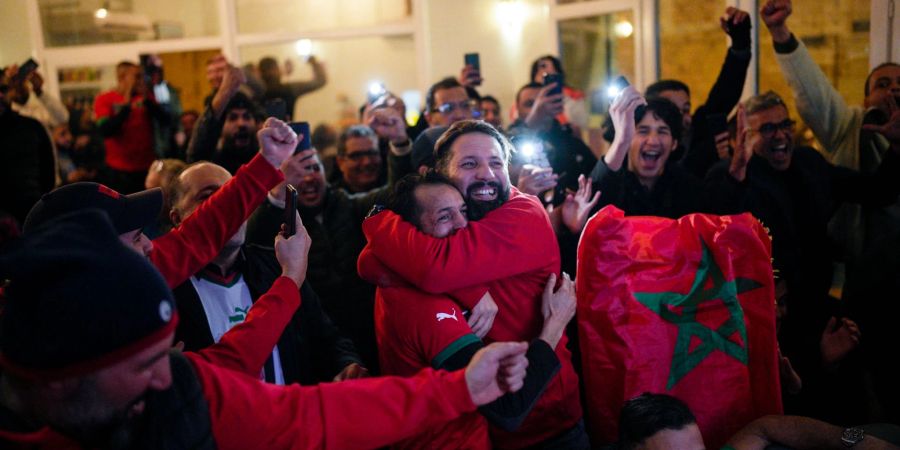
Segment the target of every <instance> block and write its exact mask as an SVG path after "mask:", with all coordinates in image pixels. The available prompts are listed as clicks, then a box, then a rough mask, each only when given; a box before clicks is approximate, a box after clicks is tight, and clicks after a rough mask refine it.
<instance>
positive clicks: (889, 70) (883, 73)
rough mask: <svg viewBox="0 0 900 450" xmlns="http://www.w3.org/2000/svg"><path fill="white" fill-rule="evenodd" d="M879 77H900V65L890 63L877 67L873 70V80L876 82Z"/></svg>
mask: <svg viewBox="0 0 900 450" xmlns="http://www.w3.org/2000/svg"><path fill="white" fill-rule="evenodd" d="M879 78H888V79H893V78H900V66H895V65H890V66H884V67H881V68H879V69H876V70H875V71H874V72H872V82H873V83H874V82H875V81H877V80H878V79H879Z"/></svg>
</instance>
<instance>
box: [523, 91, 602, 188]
mask: <svg viewBox="0 0 900 450" xmlns="http://www.w3.org/2000/svg"><path fill="white" fill-rule="evenodd" d="M554 88H558V86H555V85H551V86H544V85H542V84H538V83H534V82H531V83H528V84H526V85H525V86H522V88H520V89H519V92H518V93H517V94H516V113H517V115H518V118H517V119H516V121H515V122H513V123H512V124H511V125H510V126H509V134H510V135H511V136H523V137H525V138H526V140H529V139H533V140H536V141H541V142H542V143H543V148H544V151H545V153H546V156H547V161H548V162H549V163H550V166H551V167H552V168H553V173H555V174H557V175H558V176H559V179H558V181H557V183H558V184H562V186H564V187H565V188H567V189H571V190H572V191H577V190H578V176H579V175H582V174H584V175H585V176H587V175H588V174H590V172H591V169H593V168H594V165H595V164H596V163H597V158H596V157H595V156H594V154H593V153H592V152H591V149H590V148H589V147H588V146H587V145H585V143H584V142H582V141H581V139H579V138H577V137H576V136H575V135H574V134H572V132H571V130H570V129H569V128H568V127H567V126H566V127H564V126H563V125H561V124H560V123H559V121H557V120H556V116H558V115H559V114H560V113H561V112H562V111H563V94H562V93H558V94H553V93H552V91H553V89H554ZM517 141H518V140H517ZM522 162H523V163H531V162H530V161H522ZM517 176H518V174H515V178H517ZM529 194H535V195H537V194H539V193H538V192H529ZM564 197H565V196H561V195H557V196H556V198H555V199H554V203H556V204H558V203H560V202H562V200H563V199H564Z"/></svg>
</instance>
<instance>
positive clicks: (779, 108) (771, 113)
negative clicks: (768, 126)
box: [747, 105, 788, 123]
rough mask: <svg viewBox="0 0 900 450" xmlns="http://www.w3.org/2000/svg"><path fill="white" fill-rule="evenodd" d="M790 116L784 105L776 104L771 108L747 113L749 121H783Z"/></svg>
mask: <svg viewBox="0 0 900 450" xmlns="http://www.w3.org/2000/svg"><path fill="white" fill-rule="evenodd" d="M787 118H788V111H787V108H785V107H784V105H776V106H773V107H771V108H766V109H761V110H759V111H756V112H754V113H752V114H747V121H749V122H755V123H759V122H771V121H776V122H778V121H782V120H784V119H787Z"/></svg>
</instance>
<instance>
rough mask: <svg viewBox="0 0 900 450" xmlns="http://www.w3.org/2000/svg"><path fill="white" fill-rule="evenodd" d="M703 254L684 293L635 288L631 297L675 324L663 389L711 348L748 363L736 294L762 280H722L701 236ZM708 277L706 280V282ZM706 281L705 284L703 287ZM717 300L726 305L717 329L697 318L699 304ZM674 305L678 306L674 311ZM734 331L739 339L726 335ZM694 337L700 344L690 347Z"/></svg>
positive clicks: (744, 330)
mask: <svg viewBox="0 0 900 450" xmlns="http://www.w3.org/2000/svg"><path fill="white" fill-rule="evenodd" d="M701 245H702V247H703V256H702V257H701V259H700V264H699V266H698V267H697V271H696V273H695V275H694V282H693V284H692V285H691V289H690V291H688V293H687V294H679V293H677V292H655V293H650V292H635V293H634V298H635V299H636V300H637V301H639V302H640V303H641V304H643V305H644V306H646V307H647V308H649V309H650V310H651V311H653V312H654V313H656V314H657V315H659V317H660V318H662V319H663V320H665V321H666V322H669V323H672V324H674V325H676V326H677V327H678V337H677V338H676V341H675V350H674V352H673V354H672V364H671V367H670V368H669V380H668V382H667V384H666V389H669V390H671V389H672V388H673V387H674V386H675V385H676V384H677V383H678V381H679V380H681V379H682V378H683V377H684V376H685V375H687V374H688V373H689V372H690V371H691V370H693V369H694V368H695V367H697V365H698V364H700V362H701V361H703V360H704V359H705V358H706V357H707V356H709V355H710V354H711V353H712V352H713V351H714V350H721V351H722V352H724V353H725V354H726V355H728V356H731V357H732V358H734V359H736V360H738V361H740V362H741V363H742V364H745V365H746V364H747V347H746V345H747V329H746V327H745V326H744V311H743V309H741V304H740V302H739V301H738V297H737V296H738V294H741V293H743V292H747V291H749V290H752V289H756V288H759V287H762V284H761V283H759V282H756V281H754V280H751V279H748V278H735V279H734V280H731V281H725V276H724V274H723V273H722V270H721V269H720V268H719V266H718V265H717V264H716V261H715V259H714V258H713V257H712V253H711V252H710V250H709V248H708V247H707V245H706V242H703V240H702V239H701ZM708 281H709V282H708ZM707 285H709V286H708V287H706V286H707ZM716 300H720V301H721V302H722V303H723V304H724V305H725V307H726V308H727V309H728V313H729V314H728V319H727V320H726V321H725V322H724V323H723V324H722V325H720V326H719V327H718V328H716V329H711V328H709V327H708V326H706V325H704V324H702V323H700V322H698V321H697V317H696V315H697V311H698V309H699V307H700V305H701V304H703V303H705V302H711V301H716ZM674 308H680V309H681V312H680V314H679V313H676V312H675V311H673V309H674ZM735 332H737V333H738V334H739V336H740V343H737V342H734V341H732V340H731V339H729V337H730V336H732V335H733V334H734V333H735ZM693 337H697V338H698V339H699V345H697V347H696V348H695V349H694V350H693V351H691V350H690V345H691V338H693Z"/></svg>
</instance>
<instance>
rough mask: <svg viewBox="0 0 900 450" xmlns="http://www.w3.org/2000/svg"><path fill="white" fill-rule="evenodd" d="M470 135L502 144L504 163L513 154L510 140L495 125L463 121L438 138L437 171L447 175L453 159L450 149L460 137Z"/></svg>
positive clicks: (436, 144) (435, 150)
mask: <svg viewBox="0 0 900 450" xmlns="http://www.w3.org/2000/svg"><path fill="white" fill-rule="evenodd" d="M470 133H482V134H486V135H488V136H490V137H492V138H494V139H495V140H496V141H497V143H499V144H500V150H501V151H502V152H503V159H504V161H507V162H508V161H509V155H510V154H511V153H512V144H510V143H509V139H507V138H506V136H504V135H503V133H500V132H499V131H497V129H496V128H494V126H493V125H491V124H489V123H487V122H485V121H482V120H471V119H470V120H461V121H459V122H456V123H454V124H453V125H451V126H450V128H448V129H447V131H445V132H444V134H442V135H441V137H440V138H438V140H437V143H435V144H434V160H435V163H434V167H435V170H437V171H438V172H439V173H441V174H445V171H446V169H447V166H448V164H449V162H450V157H451V155H450V147H451V146H452V145H453V143H454V142H456V139H458V138H459V137H460V136H462V135H464V134H470Z"/></svg>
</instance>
